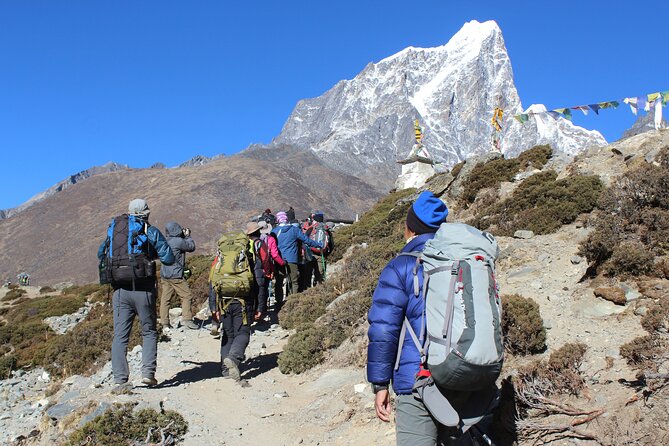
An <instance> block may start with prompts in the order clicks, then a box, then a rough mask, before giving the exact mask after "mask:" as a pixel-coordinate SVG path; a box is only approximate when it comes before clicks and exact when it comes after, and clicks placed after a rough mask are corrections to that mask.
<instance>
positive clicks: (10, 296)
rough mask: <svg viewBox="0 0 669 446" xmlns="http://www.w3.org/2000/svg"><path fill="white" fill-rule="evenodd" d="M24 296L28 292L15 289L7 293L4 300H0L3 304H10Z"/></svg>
mask: <svg viewBox="0 0 669 446" xmlns="http://www.w3.org/2000/svg"><path fill="white" fill-rule="evenodd" d="M24 294H26V290H24V289H23V288H14V289H13V290H9V291H7V294H5V295H4V296H3V298H2V299H0V300H1V301H2V302H10V301H12V300H14V299H18V298H19V297H21V296H23V295H24Z"/></svg>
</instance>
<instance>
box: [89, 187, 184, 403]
mask: <svg viewBox="0 0 669 446" xmlns="http://www.w3.org/2000/svg"><path fill="white" fill-rule="evenodd" d="M149 213H150V210H149V206H148V204H147V203H146V201H145V200H143V199H140V198H138V199H135V200H132V201H131V202H130V204H129V205H128V215H123V216H119V217H116V218H115V219H114V221H113V222H112V224H111V225H110V228H109V230H108V232H107V238H106V239H105V241H104V242H102V245H100V248H99V249H98V259H100V260H101V261H103V260H104V259H105V257H106V256H107V255H108V254H109V255H110V256H111V260H112V271H116V272H112V283H111V284H112V287H113V288H114V294H113V296H112V306H113V310H114V340H113V341H112V373H113V374H114V383H115V384H117V387H116V388H115V389H114V392H115V393H123V391H125V390H129V389H131V388H132V383H130V382H128V378H129V370H128V360H127V357H126V355H127V352H128V341H129V339H130V330H131V329H132V324H133V321H134V319H135V316H136V315H137V316H138V317H139V322H140V324H139V325H140V330H141V332H142V339H143V343H142V383H143V384H146V385H148V386H155V385H156V384H158V381H157V380H156V377H155V374H156V363H157V357H158V330H157V328H156V272H155V266H153V269H152V268H151V267H150V266H149V265H148V264H147V263H144V260H146V261H147V262H152V260H153V259H156V258H157V259H159V260H160V261H161V262H162V263H163V264H164V265H171V264H172V263H174V260H175V259H174V253H173V252H172V249H171V248H170V246H169V245H168V243H167V240H166V239H165V237H164V236H163V234H162V233H161V232H160V231H159V230H158V228H156V227H155V226H151V225H149V224H148V219H149ZM128 222H132V223H133V224H135V225H136V226H139V227H141V229H139V230H138V229H133V230H132V231H133V234H132V236H131V234H128V232H129V228H130V223H128ZM122 224H125V225H128V226H127V227H126V230H125V232H124V233H121V232H119V231H115V228H118V227H121V225H122ZM112 235H113V237H112ZM131 245H132V246H133V247H139V248H138V250H139V252H138V253H137V256H136V257H135V258H131V259H129V256H128V250H129V248H130V246H131ZM140 245H141V247H140ZM112 249H113V250H114V251H113V252H112ZM114 262H116V264H117V265H120V268H125V270H130V271H133V270H134V272H132V273H131V274H130V276H128V277H131V278H130V279H126V278H125V277H122V275H123V274H127V272H126V273H123V272H122V271H120V268H119V269H118V270H114V268H113V267H114V265H115V264H114ZM138 265H139V266H143V268H141V269H140V270H138V269H136V267H137V266H138ZM115 275H116V276H115Z"/></svg>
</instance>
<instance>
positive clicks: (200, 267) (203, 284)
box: [186, 255, 214, 312]
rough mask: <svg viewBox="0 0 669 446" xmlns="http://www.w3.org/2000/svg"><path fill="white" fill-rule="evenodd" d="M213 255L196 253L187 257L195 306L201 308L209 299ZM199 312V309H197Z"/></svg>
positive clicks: (189, 279)
mask: <svg viewBox="0 0 669 446" xmlns="http://www.w3.org/2000/svg"><path fill="white" fill-rule="evenodd" d="M213 260H214V257H213V256H205V255H194V256H189V257H187V258H186V268H188V269H190V270H191V276H190V277H189V278H188V286H189V288H190V290H191V293H193V306H194V308H199V307H200V306H201V305H202V304H203V303H204V302H206V301H207V300H208V299H209V269H210V268H211V262H213ZM195 311H196V312H197V309H196V310H195Z"/></svg>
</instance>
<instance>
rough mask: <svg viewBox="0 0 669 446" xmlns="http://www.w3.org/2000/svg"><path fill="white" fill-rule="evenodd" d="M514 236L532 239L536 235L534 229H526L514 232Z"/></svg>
mask: <svg viewBox="0 0 669 446" xmlns="http://www.w3.org/2000/svg"><path fill="white" fill-rule="evenodd" d="M513 236H514V238H520V239H524V240H527V239H531V238H532V237H534V232H532V231H526V230H518V231H516V232H514V233H513Z"/></svg>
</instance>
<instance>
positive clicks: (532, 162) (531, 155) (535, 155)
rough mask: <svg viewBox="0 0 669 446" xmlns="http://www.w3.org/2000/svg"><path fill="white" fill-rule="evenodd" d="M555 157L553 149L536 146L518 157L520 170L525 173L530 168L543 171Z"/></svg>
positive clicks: (547, 146) (545, 146) (546, 146)
mask: <svg viewBox="0 0 669 446" xmlns="http://www.w3.org/2000/svg"><path fill="white" fill-rule="evenodd" d="M551 156H553V149H551V146H549V145H541V146H534V147H532V148H531V149H529V150H526V151H524V152H523V153H521V154H520V155H518V158H517V159H518V170H519V171H524V170H526V169H527V168H528V167H530V166H531V167H533V168H535V169H538V170H541V169H543V167H544V166H545V165H546V163H547V162H548V160H549V159H551Z"/></svg>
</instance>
